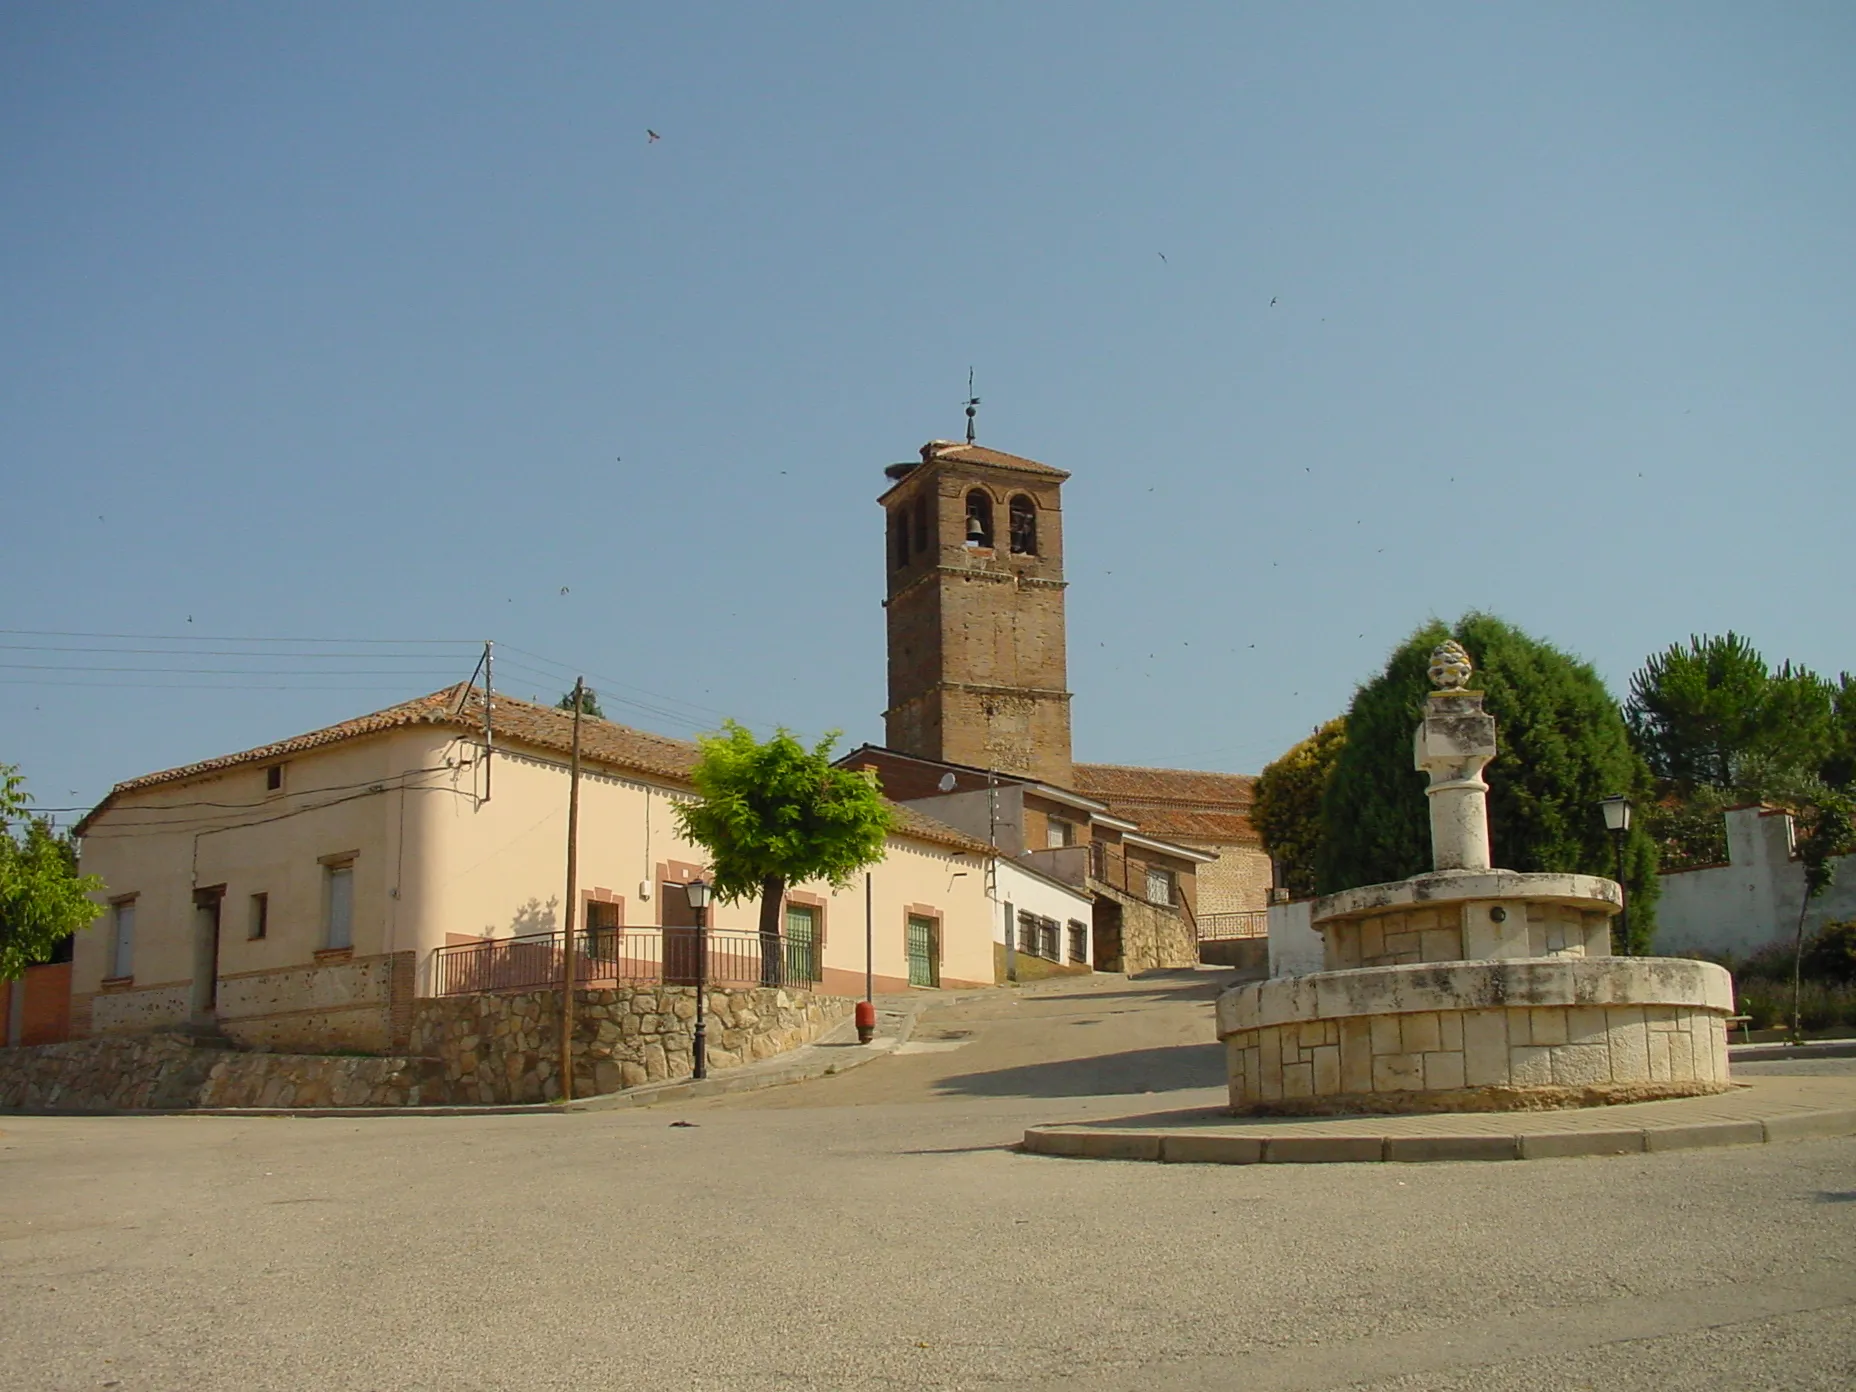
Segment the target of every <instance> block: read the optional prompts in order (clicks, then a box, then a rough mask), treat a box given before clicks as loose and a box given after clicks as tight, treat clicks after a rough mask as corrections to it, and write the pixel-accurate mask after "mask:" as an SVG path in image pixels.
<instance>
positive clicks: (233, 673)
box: [0, 654, 452, 677]
mask: <svg viewBox="0 0 1856 1392" xmlns="http://www.w3.org/2000/svg"><path fill="white" fill-rule="evenodd" d="M176 656H179V654H176ZM0 668H5V669H6V670H8V671H13V672H136V673H140V674H142V675H144V676H160V675H162V674H163V673H166V672H173V673H175V674H177V675H184V676H220V677H431V676H437V677H443V676H449V675H450V674H451V671H452V669H451V668H449V667H441V668H437V669H433V668H429V667H422V668H419V669H417V670H410V669H409V670H403V671H385V670H383V669H381V668H379V667H335V668H327V667H325V668H321V669H318V668H315V667H268V668H259V669H253V668H250V667H96V666H91V665H88V664H86V665H82V666H80V665H78V664H76V663H69V662H0Z"/></svg>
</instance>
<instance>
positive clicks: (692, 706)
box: [496, 643, 729, 724]
mask: <svg viewBox="0 0 1856 1392" xmlns="http://www.w3.org/2000/svg"><path fill="white" fill-rule="evenodd" d="M496 646H497V648H498V649H499V650H500V651H503V652H514V653H521V654H522V655H523V656H524V657H532V658H534V659H535V660H536V661H537V662H540V663H542V664H543V665H545V666H548V667H558V668H560V669H561V670H562V671H563V672H584V673H585V675H587V676H589V677H592V678H593V679H594V680H596V681H597V682H599V692H600V694H601V695H602V696H603V695H606V694H608V693H611V692H612V690H613V688H615V687H616V688H617V689H618V690H620V691H632V692H636V693H637V694H638V695H640V696H649V697H650V698H652V699H653V700H656V701H668V702H669V703H670V704H671V705H673V706H683V707H686V708H687V709H689V710H696V711H705V712H707V713H708V714H709V715H712V716H718V717H720V718H722V719H724V720H726V719H727V718H728V716H729V713H728V712H727V711H725V710H718V709H717V708H716V707H714V706H706V705H704V704H703V703H702V702H700V701H686V700H684V699H683V698H682V697H681V696H668V695H666V694H664V693H663V692H661V691H649V690H646V689H645V688H644V687H642V686H633V685H632V684H631V683H630V682H624V681H620V680H619V679H618V678H617V677H612V676H607V675H606V674H605V673H603V672H595V671H591V670H590V669H585V668H574V667H569V666H567V665H566V664H565V663H560V662H556V661H555V660H554V659H553V658H551V657H543V656H542V655H541V654H540V653H536V652H530V651H529V650H528V649H526V648H518V647H515V646H514V645H512V644H508V643H498V644H497V645H496ZM537 675H546V674H545V673H537ZM613 699H614V700H623V699H624V698H623V697H620V696H617V695H614V696H613ZM627 704H630V705H640V704H641V703H640V702H637V701H631V702H627ZM647 709H648V707H647ZM696 723H698V724H704V723H709V722H705V721H699V722H696Z"/></svg>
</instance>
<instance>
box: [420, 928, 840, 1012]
mask: <svg viewBox="0 0 1856 1392" xmlns="http://www.w3.org/2000/svg"><path fill="white" fill-rule="evenodd" d="M701 936H703V937H705V938H706V939H707V944H708V954H707V955H708V961H707V964H706V966H707V970H706V972H705V973H704V976H705V980H706V982H707V984H708V985H710V986H715V987H743V986H811V985H812V984H813V983H815V982H816V981H818V980H819V977H820V975H821V965H820V962H819V950H818V946H817V945H816V944H814V943H805V942H795V941H792V940H790V939H787V938H784V937H771V936H765V937H764V936H762V935H761V934H759V933H744V932H741V931H738V930H734V929H720V930H718V929H710V930H709V931H708V932H706V933H704V934H702V935H701ZM561 948H562V943H561V935H560V934H559V933H528V934H524V935H523V936H521V937H517V938H491V939H487V940H485V941H483V942H473V943H453V944H450V945H449V946H446V947H441V948H439V949H438V950H437V951H435V952H434V953H433V954H432V994H433V995H437V996H460V995H472V994H476V993H479V992H489V991H534V990H546V989H548V988H549V987H558V986H559V985H560V984H561V972H562V961H561V955H562V953H561ZM700 951H701V948H700V947H699V946H698V930H697V929H695V928H641V929H594V930H592V931H591V932H586V933H577V934H575V941H574V984H575V986H577V987H578V988H580V989H581V990H598V989H601V988H609V987H615V986H652V985H666V986H694V985H695V984H696V967H697V962H698V954H699V952H700Z"/></svg>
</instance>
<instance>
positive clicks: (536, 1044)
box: [412, 986, 855, 1103]
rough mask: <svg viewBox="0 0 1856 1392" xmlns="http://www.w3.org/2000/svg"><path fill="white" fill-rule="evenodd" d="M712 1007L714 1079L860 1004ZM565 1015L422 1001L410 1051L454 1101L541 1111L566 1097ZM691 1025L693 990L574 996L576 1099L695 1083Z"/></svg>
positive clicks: (714, 995) (815, 1001)
mask: <svg viewBox="0 0 1856 1392" xmlns="http://www.w3.org/2000/svg"><path fill="white" fill-rule="evenodd" d="M705 999H706V1003H707V1013H708V1017H709V1018H708V1028H707V1038H708V1059H709V1067H710V1068H711V1069H712V1070H714V1069H722V1068H733V1067H736V1066H738V1065H740V1064H744V1063H752V1062H753V1061H755V1060H756V1059H763V1058H771V1057H772V1056H773V1055H775V1054H778V1053H784V1052H785V1051H786V1050H788V1049H794V1048H797V1047H799V1046H800V1045H801V1044H805V1043H808V1042H810V1041H811V1040H813V1039H816V1038H817V1037H818V1036H819V1035H821V1034H823V1033H824V1032H825V1031H826V1030H828V1029H830V1028H831V1027H832V1026H833V1025H835V1024H837V1023H838V1022H839V1021H840V1020H843V1019H844V1018H846V1017H847V1016H848V1015H849V1014H850V1013H851V1010H852V1007H853V1006H854V1005H855V1002H854V1001H852V1000H851V999H850V998H849V997H846V996H827V995H820V994H817V993H815V992H811V991H790V990H784V989H776V988H771V987H754V988H751V989H742V990H726V991H722V990H712V991H709V992H707V993H706V996H705ZM560 1009H561V1006H560V993H559V992H557V991H522V992H510V993H507V994H499V995H476V996H440V997H436V998H433V999H428V1000H421V1001H419V1002H418V1004H417V1005H416V1007H415V1008H414V1011H413V1028H412V1051H413V1052H414V1053H417V1054H422V1055H425V1056H427V1057H431V1058H435V1059H438V1060H439V1061H440V1064H441V1066H442V1069H443V1076H444V1079H445V1083H446V1086H447V1088H448V1089H449V1091H450V1095H451V1097H452V1099H453V1100H454V1101H457V1102H464V1103H472V1102H475V1103H490V1102H545V1101H547V1100H549V1099H550V1098H553V1097H558V1096H559V1095H560V1093H561V1088H560V1085H559V1058H560V1043H559V1040H560V1035H559V1033H558V1025H559V1021H560ZM695 1018H696V992H695V988H694V987H690V986H639V987H620V988H618V989H616V990H608V991H579V992H576V993H575V996H574V1045H573V1049H574V1095H575V1096H576V1097H588V1096H593V1095H595V1094H598V1093H606V1092H617V1091H619V1090H620V1089H621V1088H628V1087H636V1086H638V1085H639V1084H641V1083H647V1082H651V1083H655V1082H661V1081H665V1080H668V1079H673V1078H687V1077H689V1076H690V1072H691V1052H690V1042H691V1039H692V1037H693V1035H694V1033H695Z"/></svg>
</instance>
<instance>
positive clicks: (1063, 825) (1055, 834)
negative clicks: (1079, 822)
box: [1044, 817, 1076, 850]
mask: <svg viewBox="0 0 1856 1392" xmlns="http://www.w3.org/2000/svg"><path fill="white" fill-rule="evenodd" d="M1044 844H1045V846H1046V847H1048V848H1049V849H1051V850H1056V849H1057V848H1058V847H1060V846H1073V845H1075V844H1076V828H1075V826H1073V825H1072V824H1071V823H1069V822H1066V821H1063V820H1062V819H1061V818H1058V817H1052V818H1050V819H1049V820H1048V821H1047V822H1045V824H1044Z"/></svg>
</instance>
